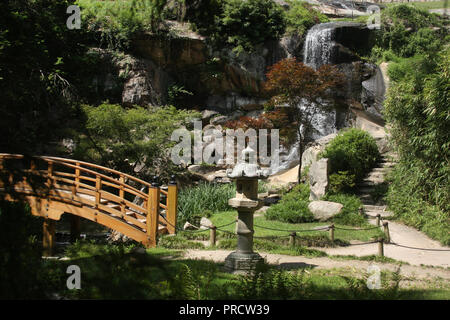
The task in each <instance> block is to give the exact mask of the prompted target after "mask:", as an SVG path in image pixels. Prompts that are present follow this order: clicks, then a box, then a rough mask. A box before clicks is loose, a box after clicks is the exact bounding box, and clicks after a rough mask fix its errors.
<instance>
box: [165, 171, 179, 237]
mask: <svg viewBox="0 0 450 320" xmlns="http://www.w3.org/2000/svg"><path fill="white" fill-rule="evenodd" d="M167 192H168V195H167V212H166V218H167V222H168V224H167V231H168V232H169V233H170V234H175V233H176V225H177V206H178V188H177V181H176V180H175V176H171V177H170V181H169V186H168V190H167Z"/></svg>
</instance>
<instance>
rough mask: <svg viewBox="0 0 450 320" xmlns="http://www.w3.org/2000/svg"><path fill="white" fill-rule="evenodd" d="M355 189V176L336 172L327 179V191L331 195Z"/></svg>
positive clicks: (346, 172) (344, 172) (345, 172)
mask: <svg viewBox="0 0 450 320" xmlns="http://www.w3.org/2000/svg"><path fill="white" fill-rule="evenodd" d="M354 187H355V175H354V174H349V173H348V171H338V172H337V173H333V174H330V176H329V177H328V188H329V189H328V191H329V192H331V193H341V192H350V191H351V190H353V188H354Z"/></svg>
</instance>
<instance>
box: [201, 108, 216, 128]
mask: <svg viewBox="0 0 450 320" xmlns="http://www.w3.org/2000/svg"><path fill="white" fill-rule="evenodd" d="M218 114H219V113H218V112H217V111H214V110H203V111H202V123H203V125H206V124H208V123H209V121H210V120H211V118H212V117H214V116H215V115H218Z"/></svg>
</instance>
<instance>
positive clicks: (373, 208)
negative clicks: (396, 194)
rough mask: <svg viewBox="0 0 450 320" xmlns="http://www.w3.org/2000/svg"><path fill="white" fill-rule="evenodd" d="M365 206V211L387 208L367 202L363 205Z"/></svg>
mask: <svg viewBox="0 0 450 320" xmlns="http://www.w3.org/2000/svg"><path fill="white" fill-rule="evenodd" d="M363 207H364V211H366V212H367V211H385V210H386V206H376V205H371V204H366V205H364V206H363Z"/></svg>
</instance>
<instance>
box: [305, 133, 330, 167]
mask: <svg viewBox="0 0 450 320" xmlns="http://www.w3.org/2000/svg"><path fill="white" fill-rule="evenodd" d="M336 136H337V134H336V133H332V134H329V135H327V136H325V137H322V138H320V139H318V140H316V141H314V142H313V143H311V144H309V147H308V148H307V149H306V150H305V151H304V152H303V155H302V170H304V169H305V168H306V167H307V166H310V165H311V164H312V163H313V162H315V161H317V156H318V155H319V153H321V152H322V151H323V150H325V148H326V146H327V145H328V143H330V141H331V140H333V139H334V138H335V137H336Z"/></svg>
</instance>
